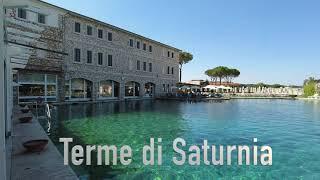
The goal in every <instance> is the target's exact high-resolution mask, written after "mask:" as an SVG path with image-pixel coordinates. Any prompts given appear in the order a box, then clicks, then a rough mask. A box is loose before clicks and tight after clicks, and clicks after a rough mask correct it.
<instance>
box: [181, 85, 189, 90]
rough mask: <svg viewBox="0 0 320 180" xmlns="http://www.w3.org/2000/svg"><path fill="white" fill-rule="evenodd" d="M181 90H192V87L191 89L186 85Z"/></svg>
mask: <svg viewBox="0 0 320 180" xmlns="http://www.w3.org/2000/svg"><path fill="white" fill-rule="evenodd" d="M179 89H181V90H186V89H190V87H189V86H186V85H184V86H181V87H180V88H179Z"/></svg>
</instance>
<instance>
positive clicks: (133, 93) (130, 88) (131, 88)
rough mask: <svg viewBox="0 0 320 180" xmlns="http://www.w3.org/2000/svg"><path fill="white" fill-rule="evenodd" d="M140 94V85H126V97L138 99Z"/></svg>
mask: <svg viewBox="0 0 320 180" xmlns="http://www.w3.org/2000/svg"><path fill="white" fill-rule="evenodd" d="M139 94H140V84H139V83H137V82H134V81H130V82H127V83H126V84H125V96H126V97H138V96H139Z"/></svg>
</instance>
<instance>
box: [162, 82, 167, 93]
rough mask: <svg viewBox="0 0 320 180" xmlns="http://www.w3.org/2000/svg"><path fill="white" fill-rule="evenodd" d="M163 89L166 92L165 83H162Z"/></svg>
mask: <svg viewBox="0 0 320 180" xmlns="http://www.w3.org/2000/svg"><path fill="white" fill-rule="evenodd" d="M162 91H163V92H166V85H165V84H162Z"/></svg>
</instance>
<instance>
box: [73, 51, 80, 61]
mask: <svg viewBox="0 0 320 180" xmlns="http://www.w3.org/2000/svg"><path fill="white" fill-rule="evenodd" d="M80 58H81V51H80V49H78V48H75V49H74V61H75V62H80V61H81V60H80Z"/></svg>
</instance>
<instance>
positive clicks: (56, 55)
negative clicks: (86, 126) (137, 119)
mask: <svg viewBox="0 0 320 180" xmlns="http://www.w3.org/2000/svg"><path fill="white" fill-rule="evenodd" d="M9 3H11V4H14V5H15V7H17V8H6V9H5V27H6V32H7V33H6V34H7V35H6V37H7V39H6V42H7V47H8V48H7V52H8V53H7V54H8V55H7V59H9V60H10V62H11V64H10V65H11V68H10V71H11V73H9V74H11V75H12V76H11V75H10V76H11V77H12V78H13V79H12V80H13V81H14V82H15V85H16V86H14V88H13V94H12V96H11V97H13V99H12V100H13V101H14V102H15V103H27V102H35V101H40V100H41V101H47V102H63V101H90V100H92V101H99V100H109V99H116V100H123V99H128V98H153V97H156V96H159V95H161V94H163V93H167V92H170V90H171V87H173V86H175V84H176V83H177V82H178V80H179V66H178V57H179V53H180V50H179V49H177V48H174V47H171V46H168V45H165V44H162V43H160V42H157V41H155V40H152V39H149V38H146V37H143V36H141V35H138V34H135V33H132V32H129V31H127V30H124V29H121V28H118V27H115V26H113V25H110V24H107V23H104V22H101V21H98V20H95V19H92V18H90V17H86V16H83V15H80V14H78V13H75V12H71V11H69V10H66V9H63V8H61V7H57V6H54V5H51V4H48V3H46V2H43V1H38V0H26V1H19V0H12V1H9Z"/></svg>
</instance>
